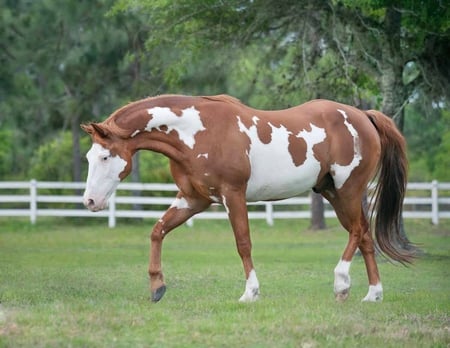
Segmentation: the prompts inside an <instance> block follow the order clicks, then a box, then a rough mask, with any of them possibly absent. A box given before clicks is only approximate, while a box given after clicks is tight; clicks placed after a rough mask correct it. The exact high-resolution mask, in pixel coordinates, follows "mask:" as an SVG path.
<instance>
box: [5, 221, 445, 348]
mask: <svg viewBox="0 0 450 348" xmlns="http://www.w3.org/2000/svg"><path fill="white" fill-rule="evenodd" d="M328 224H329V226H330V227H329V229H328V230H326V231H322V232H312V231H308V230H307V221H276V224H275V226H274V227H268V226H267V225H266V224H265V223H264V222H263V221H257V222H252V237H253V245H254V248H253V256H254V261H255V265H256V268H257V273H258V277H259V281H260V283H261V292H262V295H261V299H260V301H259V302H256V303H252V304H240V303H238V301H237V300H238V298H239V297H240V295H241V294H242V292H243V290H244V277H243V270H242V266H241V261H240V259H239V257H238V255H237V252H236V250H235V245H234V240H233V234H232V232H231V230H230V228H229V226H228V223H227V222H224V221H196V222H195V226H194V228H189V227H185V226H183V227H180V228H179V229H177V230H175V231H174V232H172V233H171V234H170V235H169V236H168V237H167V239H166V241H165V244H164V251H163V267H164V272H165V276H166V282H167V287H168V290H167V293H166V295H165V297H164V298H163V299H162V300H161V302H159V303H157V304H152V303H150V302H149V301H148V298H149V292H148V276H147V273H146V270H147V260H148V239H149V238H148V236H149V232H150V229H151V225H152V222H150V221H146V222H142V223H136V222H133V223H131V224H128V225H127V224H125V223H124V222H121V223H119V226H118V227H117V228H115V229H108V228H107V227H105V225H106V223H104V222H103V223H102V224H99V223H96V222H92V221H87V222H78V223H76V222H74V221H73V220H64V219H58V220H57V219H54V220H53V219H49V220H44V219H40V220H39V221H38V223H37V225H36V226H31V225H29V223H28V222H27V221H26V220H17V219H0V301H1V304H0V306H1V307H0V347H244V346H245V347H353V346H355V347H356V346H359V347H363V346H364V347H380V346H383V347H401V346H405V347H406V346H407V347H448V345H449V344H450V316H449V311H450V243H449V242H450V239H449V236H450V224H449V223H448V222H447V221H443V223H442V225H441V226H439V227H434V226H431V225H430V223H429V222H428V221H419V220H417V221H410V220H407V221H406V226H407V231H408V235H409V237H410V238H411V239H412V240H413V241H415V242H419V243H421V244H422V245H421V247H422V249H423V251H424V255H423V256H422V258H421V259H420V260H419V261H418V262H417V264H416V265H415V266H413V267H411V268H405V267H402V266H396V265H393V264H391V263H388V262H386V261H384V260H383V259H380V260H379V266H380V272H381V277H382V281H383V286H384V301H383V302H382V303H377V304H374V303H361V299H362V298H363V297H364V296H365V294H366V292H367V277H366V274H365V268H364V264H363V261H362V258H361V257H355V259H354V262H353V264H352V268H351V276H352V291H351V295H350V298H349V299H348V300H347V302H345V303H343V304H340V303H336V302H335V301H334V295H333V291H332V289H333V269H334V266H335V265H336V263H337V261H338V259H339V257H340V255H341V252H342V251H343V249H344V246H345V244H346V241H347V233H346V232H344V231H343V230H342V229H341V228H340V227H339V226H338V224H337V222H336V221H334V220H330V221H328Z"/></svg>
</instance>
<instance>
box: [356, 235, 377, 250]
mask: <svg viewBox="0 0 450 348" xmlns="http://www.w3.org/2000/svg"><path fill="white" fill-rule="evenodd" d="M359 249H360V250H361V252H362V253H363V254H374V253H375V247H374V242H373V239H372V236H371V235H370V233H369V232H367V233H364V235H363V236H362V239H361V241H360V243H359Z"/></svg>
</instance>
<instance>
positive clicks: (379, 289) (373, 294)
mask: <svg viewBox="0 0 450 348" xmlns="http://www.w3.org/2000/svg"><path fill="white" fill-rule="evenodd" d="M362 300H363V301H367V302H380V301H382V300H383V286H382V285H381V283H378V284H376V285H369V292H368V293H367V295H366V297H364V298H363V299H362Z"/></svg>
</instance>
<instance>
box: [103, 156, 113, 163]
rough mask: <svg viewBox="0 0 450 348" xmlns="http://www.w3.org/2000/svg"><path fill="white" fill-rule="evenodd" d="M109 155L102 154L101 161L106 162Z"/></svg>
mask: <svg viewBox="0 0 450 348" xmlns="http://www.w3.org/2000/svg"><path fill="white" fill-rule="evenodd" d="M109 157H111V156H109V155H108V156H103V157H102V161H103V162H106V161H107V160H108V158H109Z"/></svg>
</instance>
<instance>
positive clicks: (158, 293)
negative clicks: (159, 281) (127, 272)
mask: <svg viewBox="0 0 450 348" xmlns="http://www.w3.org/2000/svg"><path fill="white" fill-rule="evenodd" d="M165 293H166V286H165V285H162V286H160V287H159V288H158V289H156V290H155V291H152V298H151V300H152V302H154V303H156V302H158V301H159V300H161V299H162V297H163V296H164V294H165Z"/></svg>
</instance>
